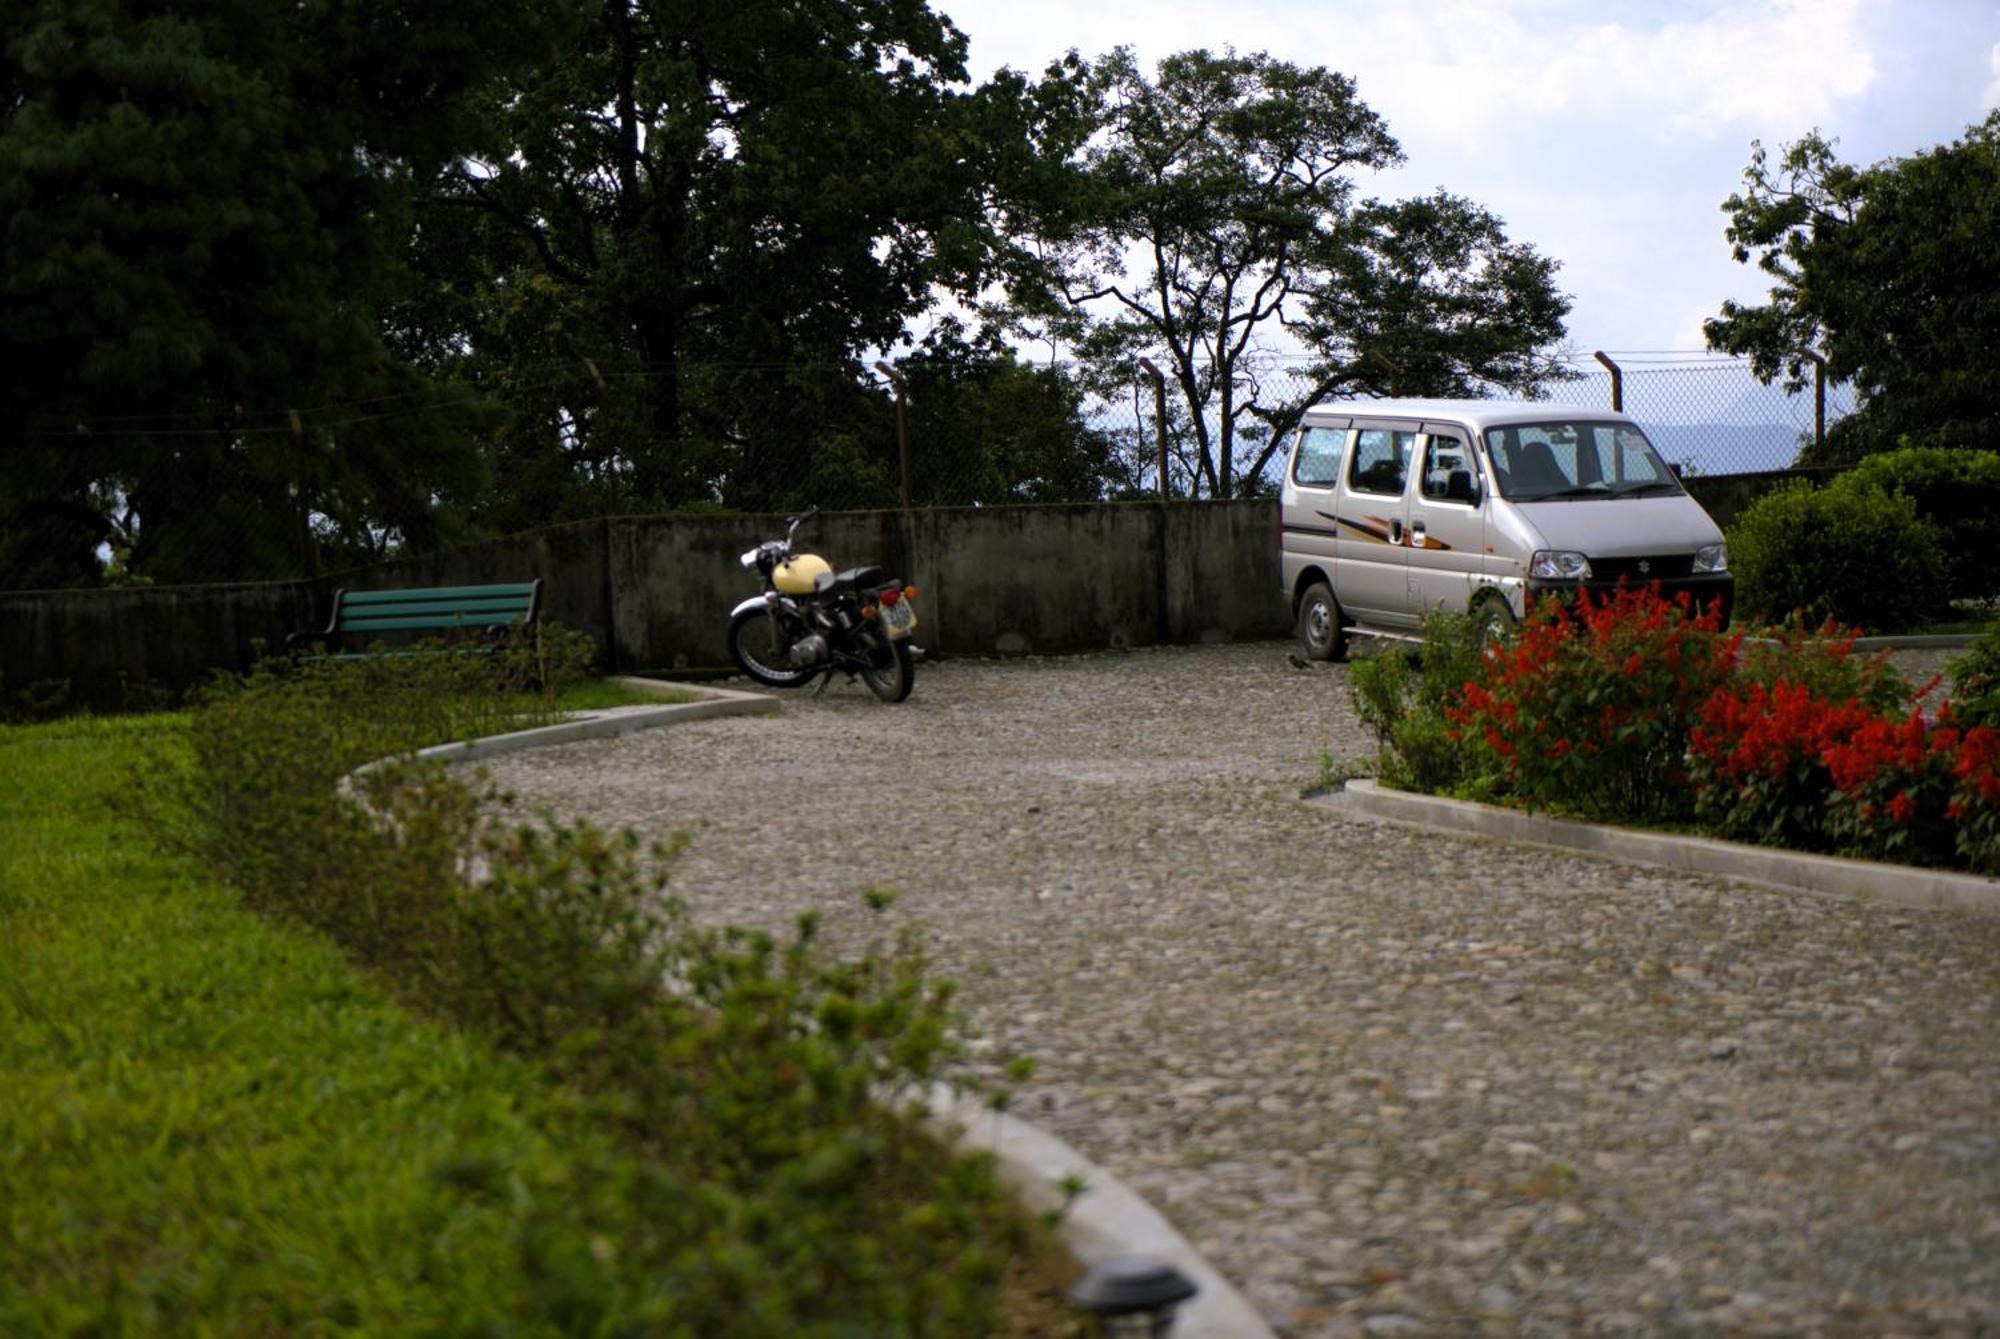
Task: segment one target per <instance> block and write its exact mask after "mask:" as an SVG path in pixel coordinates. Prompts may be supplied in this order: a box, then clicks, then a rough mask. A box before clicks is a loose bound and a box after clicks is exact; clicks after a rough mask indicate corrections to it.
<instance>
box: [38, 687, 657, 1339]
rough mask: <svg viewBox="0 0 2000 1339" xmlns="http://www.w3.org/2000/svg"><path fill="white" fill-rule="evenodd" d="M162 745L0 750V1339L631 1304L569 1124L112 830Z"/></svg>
mask: <svg viewBox="0 0 2000 1339" xmlns="http://www.w3.org/2000/svg"><path fill="white" fill-rule="evenodd" d="M183 728H184V721H183V720H182V719H181V718H179V717H173V716H161V715H154V716H140V717H121V718H110V719H91V718H70V719H67V720H64V721H60V722H56V723H53V724H49V725H42V726H32V727H12V728H5V729H0V1092H5V1094H6V1100H5V1101H0V1279H4V1280H6V1286H4V1287H0V1333H5V1334H10V1335H12V1334H22V1335H34V1334H67V1333H73V1332H79V1331H87V1332H98V1333H152V1332H156V1331H182V1330H184V1331H192V1332H201V1333H216V1334H232V1333H277V1332H285V1331H306V1332H318V1331H328V1330H336V1329H356V1330H360V1331H362V1332H367V1333H399V1332H418V1331H422V1332H436V1333H469V1332H475V1331H483V1332H491V1331H496V1330H499V1329H503V1328H511V1329H514V1330H516V1331H519V1332H527V1333H534V1332H548V1333H553V1332H557V1331H559V1330H563V1329H567V1328H569V1326H568V1325H566V1324H565V1323H564V1322H563V1315H564V1312H563V1309H562V1308H563V1305H564V1302H563V1298H564V1296H565V1295H567V1294H570V1293H571V1292H572V1291H573V1289H572V1288H571V1287H570V1286H569V1285H568V1284H566V1283H565V1282H564V1280H565V1278H566V1277H569V1276H573V1275H577V1274H579V1273H582V1274H589V1275H591V1276H592V1277H593V1280H594V1282H593V1285H592V1286H594V1287H596V1288H598V1289H599V1290H601V1291H610V1292H620V1291H628V1290H634V1289H642V1285H640V1284H638V1283H636V1282H634V1281H631V1280H625V1281H620V1280H618V1279H617V1278H616V1277H615V1275H616V1266H615V1258H616V1245H615V1243H616V1241H617V1240H618V1239H619V1238H621V1237H623V1236H624V1235H625V1234H624V1232H623V1231H621V1230H620V1229H619V1228H617V1227H616V1226H615V1214H613V1213H611V1212H610V1210H609V1209H608V1208H607V1207H606V1203H605V1201H603V1199H602V1198H601V1197H600V1196H599V1194H598V1193H597V1189H596V1188H597V1187H600V1186H603V1185H606V1184H608V1183H611V1182H615V1181H617V1180H619V1179H622V1178H623V1177H625V1176H629V1175H630V1174H631V1168H630V1166H629V1164H627V1163H625V1162H624V1161H623V1160H622V1159H623V1155H622V1154H621V1152H620V1150H618V1149H617V1148H614V1147H612V1146H610V1144H609V1142H608V1136H606V1135H605V1134H603V1133H601V1132H600V1131H599V1129H598V1128H597V1127H596V1126H594V1125H593V1123H592V1122H591V1121H590V1120H589V1119H588V1114H587V1112H586V1111H585V1109H584V1108H583V1106H582V1105H581V1104H580V1103H579V1102H575V1101H573V1100H571V1099H569V1098H567V1097H566V1096H565V1095H563V1094H561V1093H559V1092H553V1091H551V1090H548V1089H546V1088H544V1087H542V1086H540V1084H539V1083H538V1081H537V1079H536V1078H535V1076H534V1075H533V1074H532V1073H531V1072H530V1071H529V1069H528V1068H527V1067H526V1066H524V1065H522V1064H519V1063H516V1062H513V1061H509V1060H505V1059H502V1058H498V1057H496V1056H495V1055H493V1054H492V1053H490V1052H489V1051H487V1050H486V1049H484V1048H483V1047H481V1046H480V1045H479V1044H477V1043H476V1042H474V1041H472V1040H470V1039H468V1038H467V1037H465V1036H463V1035H461V1034H458V1033H454V1032H452V1031H450V1030H447V1029H445V1028H442V1027H439V1026H436V1025H432V1024H428V1023H425V1022H423V1021H421V1020H419V1019H417V1018H415V1017H413V1016H412V1015H411V1014H409V1013H408V1012H407V1011H405V1010H404V1009H402V1008H400V1007H397V1006H396V1005H394V1004H393V1003H391V1002H390V1001H389V1000H388V998H387V997H386V995H385V994H384V993H383V992H382V991H381V990H380V989H378V988H376V987H375V986H374V985H373V984H372V983H371V982H370V981H369V980H368V979H367V978H365V977H364V976H362V975H361V974H360V973H358V972H357V971H356V970H355V969H353V968H352V967H351V966H349V965H348V964H347V962H346V961H345V960H344V959H343V958H342V957H341V955H340V954H339V953H337V952H336V951H335V950H334V949H333V948H331V947H330V946H328V945H327V944H325V943H323V942H321V941H319V940H317V939H315V938H313V937H310V936H308V935H305V934H302V933H299V932H295V931H291V930H286V929H281V928H278V927H276V926H274V925H273V924H271V923H269V922H267V921H264V920H260V919H257V918H254V917H251V916H249V915H247V914H245V913H244V912H242V911H240V910H238V909H237V905H236V900H235V897H234V896H233V895H232V894H230V893H228V892H226V891H224V890H223V889H221V888H219V887H218V886H216V885H215V883H213V882H212V881H211V880H209V879H207V878H205V877H204V876H203V875H202V874H201V873H200V872H198V871H196V870H193V869H190V868H188V867H187V866H186V865H185V864H183V863H180V862H178V861H176V860H174V859H171V858H168V857H165V856H162V855H159V854H157V853H155V852H154V851H153V850H152V849H151V848H150V846H149V843H148V841H147V839H146V834H145V833H144V832H142V831H140V830H138V828H137V827H136V826H135V824H134V823H133V822H132V821H130V820H129V819H126V818H123V817H120V816H119V814H118V813H117V812H116V811H115V810H114V808H113V804H112V801H113V800H114V799H115V798H116V797H118V796H119V794H120V792H121V790H122V789H123V788H124V787H126V786H127V785H128V784H129V782H130V779H131V778H132V777H133V776H134V775H135V774H136V768H135V761H136V759H137V756H138V755H139V753H140V752H141V751H142V749H143V748H144V747H145V746H146V745H147V744H149V743H150V744H156V745H157V744H161V743H165V744H167V745H168V746H170V747H171V746H173V745H174V744H175V743H176V741H177V739H178V737H179V735H180V734H181V732H182V730H183ZM607 1275H609V1276H610V1277H606V1276H607Z"/></svg>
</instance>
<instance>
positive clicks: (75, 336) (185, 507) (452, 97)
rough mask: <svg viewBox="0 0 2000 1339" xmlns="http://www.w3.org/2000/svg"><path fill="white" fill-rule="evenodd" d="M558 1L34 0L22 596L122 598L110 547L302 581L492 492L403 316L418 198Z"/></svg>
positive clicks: (18, 228) (4, 387)
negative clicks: (316, 556)
mask: <svg viewBox="0 0 2000 1339" xmlns="http://www.w3.org/2000/svg"><path fill="white" fill-rule="evenodd" d="M549 10H550V6H548V5H546V4H538V3H535V2H534V0H473V2H472V3H469V4H464V5H452V6H443V7H434V6H421V5H407V4H403V3H398V0H368V2H367V3H360V4H353V5H333V4H282V3H277V0H232V2H230V3H224V2H223V0H190V2H189V3H185V4H177V5H174V6H170V7H166V8H162V7H160V6H157V5H151V4H141V3H137V2H136V0H27V3H17V4H15V5H14V6H12V7H11V9H10V15H9V20H10V21H9V23H8V24H7V27H6V35H5V38H4V47H0V109H4V122H0V299H4V301H0V393H4V395H5V396H6V402H7V404H8V406H9V409H10V411H11V412H10V413H9V415H8V416H7V425H6V427H5V428H4V429H0V433H4V440H0V449H4V461H5V469H4V473H3V474H0V530H4V531H5V532H6V533H7V534H8V535H9V537H10V539H11V540H14V541H17V544H12V545H8V546H5V547H6V549H7V551H5V552H0V564H4V565H5V566H4V568H0V580H6V581H10V582H15V583H19V582H23V581H33V582H37V583H40V582H76V581H88V580H93V579H96V577H97V567H98V556H97V555H98V550H99V548H100V546H102V545H107V544H108V545H111V546H112V547H114V548H115V549H120V550H122V551H123V552H122V557H123V560H124V565H126V566H128V567H129V568H130V570H131V571H133V572H135V573H138V574H141V575H144V574H147V573H150V574H152V575H154V576H156V577H159V578H164V579H172V578H177V577H186V576H190V575H194V576H211V575H243V576H247V575H277V574H281V573H284V572H287V571H295V570H297V569H298V567H299V565H300V564H301V562H302V561H303V559H304V553H303V550H304V549H305V548H306V547H307V546H308V545H309V544H310V543H311V540H312V533H311V532H312V531H313V529H314V528H315V527H316V526H317V527H319V528H321V529H322V530H323V531H324V532H325V533H326V534H328V535H337V534H338V533H339V532H341V531H342V530H343V529H345V530H347V531H349V532H352V533H371V534H377V535H379V534H381V533H383V531H384V528H385V527H388V528H392V529H393V528H396V527H403V528H412V527H422V526H424V525H426V524H428V523H429V521H430V518H431V515H432V510H433V508H432V503H433V501H434V499H435V498H436V497H437V496H438V495H439V494H440V493H441V492H449V491H450V490H451V489H452V488H454V487H463V486H465V485H466V484H467V483H468V480H467V477H466V475H465V471H466V469H467V468H468V466H469V465H470V464H471V463H472V462H473V458H472V457H471V456H470V455H469V453H468V452H467V451H466V450H465V434H464V432H463V431H462V425H459V424H454V423H450V422H441V421H440V416H438V415H436V414H435V413H434V410H435V406H436V404H437V402H438V401H439V400H440V399H441V398H443V394H444V392H441V391H440V389H439V388H438V387H436V386H435V385H434V384H433V382H432V380H431V379H430V378H428V377H426V376H423V375H421V374H420V373H417V372H415V371H414V369H412V368H411V367H410V366H409V365H408V364H407V363H405V362H404V361H402V360H400V359H398V358H397V357H395V356H394V355H393V354H392V353H391V352H390V350H389V348H388V347H387V346H386V345H385V342H384V339H383V337H382V332H381V330H380V327H379V325H378V315H379V313H380V312H381V311H382V310H383V309H384V308H385V307H387V306H389V305H391V304H393V303H394V302H395V301H396V300H397V298H398V297H399V296H400V295H401V294H403V293H404V292H405V291H406V289H407V284H408V280H409V276H408V273H407V271H406V270H405V269H404V268H403V266H402V263H401V260H400V257H399V248H400V245H401V236H402V233H403V232H404V231H405V225H406V221H407V219H408V186H409V182H410V180H411V178H412V177H413V176H415V175H417V174H419V173H422V172H427V171H429V170H430V169H431V168H432V166H433V165H434V164H435V163H437V162H439V161H441V160H444V159H447V158H449V157H450V156H452V155H453V153H454V152H455V151H456V146H457V145H459V144H460V143H461V142H462V141H463V140H464V138H465V137H466V136H467V134H468V133H469V130H470V122H469V121H468V120H467V117H466V114H465V113H466V94H467V92H468V90H469V89H471V88H473V87H475V86H477V85H479V84H480V83H481V82H482V81H484V80H485V79H486V78H487V77H488V76H489V75H490V74H491V73H492V72H493V71H494V70H495V69H497V68H499V67H501V66H502V65H503V64H504V63H505V62H506V61H507V60H509V59H513V58H517V57H518V56H519V55H520V54H521V53H522V52H524V51H526V50H529V49H532V47H533V45H534V44H535V43H536V41H537V40H538V34H540V33H541V31H542V28H541V25H539V24H538V23H536V22H535V21H533V20H534V18H535V15H536V14H538V13H543V12H547V11H549ZM364 404H365V405H366V408H363V407H362V406H363V405H364ZM325 406H340V407H339V408H334V409H331V410H328V411H326V412H322V413H314V412H312V411H313V410H314V408H316V407H325ZM391 410H394V411H396V416H397V418H398V423H397V425H396V426H397V429H398V431H397V433H396V434H395V436H393V437H391V436H390V435H389V434H388V433H387V432H386V431H384V429H383V427H382V424H383V423H384V421H385V415H387V414H389V413H390V412H391ZM300 411H304V412H303V413H301V412H300ZM29 536H33V537H34V538H32V539H29V538H27V537H29ZM24 539H25V540H26V542H25V543H18V541H22V540H24Z"/></svg>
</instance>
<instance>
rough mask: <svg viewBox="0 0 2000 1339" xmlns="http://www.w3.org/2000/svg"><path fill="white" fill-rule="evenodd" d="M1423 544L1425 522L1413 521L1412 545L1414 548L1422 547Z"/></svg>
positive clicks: (1411, 527) (1411, 526) (1411, 528)
mask: <svg viewBox="0 0 2000 1339" xmlns="http://www.w3.org/2000/svg"><path fill="white" fill-rule="evenodd" d="M1423 546H1424V523H1423V522H1422V521H1411V522H1410V547H1411V548H1413V549H1420V548H1422V547H1423Z"/></svg>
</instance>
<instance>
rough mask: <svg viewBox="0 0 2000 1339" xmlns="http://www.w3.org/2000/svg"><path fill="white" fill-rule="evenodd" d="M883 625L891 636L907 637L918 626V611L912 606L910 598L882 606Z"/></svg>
mask: <svg viewBox="0 0 2000 1339" xmlns="http://www.w3.org/2000/svg"><path fill="white" fill-rule="evenodd" d="M882 626H883V627H884V628H886V629H887V630H888V633H889V635H890V636H891V637H907V636H909V635H910V633H911V631H912V630H913V629H915V628H916V626H917V611H916V610H914V609H912V608H910V602H909V601H908V600H898V601H896V602H895V603H894V604H885V605H883V606H882Z"/></svg>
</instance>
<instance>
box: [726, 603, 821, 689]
mask: <svg viewBox="0 0 2000 1339" xmlns="http://www.w3.org/2000/svg"><path fill="white" fill-rule="evenodd" d="M796 631H797V632H803V631H804V629H803V628H799V629H797V630H796ZM790 645H791V642H790V639H788V638H783V637H781V636H780V635H779V632H778V629H777V628H776V627H775V626H773V624H772V622H771V615H770V614H768V613H766V612H765V611H763V610H761V609H752V610H749V611H748V612H746V613H741V614H738V615H737V616H736V617H735V618H733V619H731V620H730V621H729V658H730V659H731V660H734V661H735V662H736V667H737V668H738V669H740V670H742V671H743V672H744V673H745V674H747V675H749V676H750V677H751V678H753V679H755V680H756V681H757V682H758V683H761V684H765V685H767V686H769V687H771V688H797V687H798V686H799V685H801V684H803V683H807V682H810V681H811V679H812V677H813V676H814V675H816V674H818V673H819V670H817V669H796V668H794V667H793V665H792V661H791V657H790V655H789V654H788V649H789V647H790Z"/></svg>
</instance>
